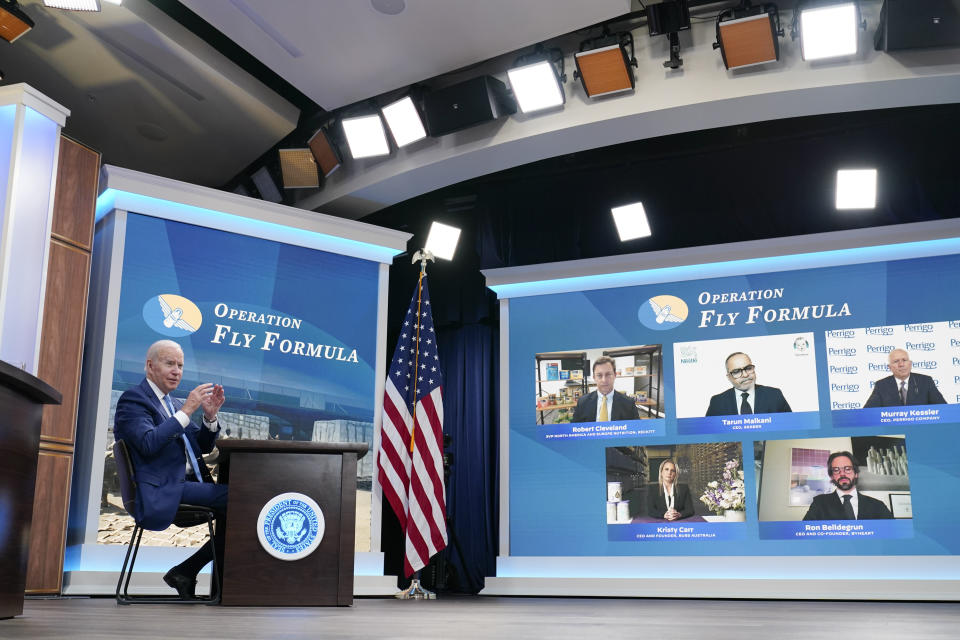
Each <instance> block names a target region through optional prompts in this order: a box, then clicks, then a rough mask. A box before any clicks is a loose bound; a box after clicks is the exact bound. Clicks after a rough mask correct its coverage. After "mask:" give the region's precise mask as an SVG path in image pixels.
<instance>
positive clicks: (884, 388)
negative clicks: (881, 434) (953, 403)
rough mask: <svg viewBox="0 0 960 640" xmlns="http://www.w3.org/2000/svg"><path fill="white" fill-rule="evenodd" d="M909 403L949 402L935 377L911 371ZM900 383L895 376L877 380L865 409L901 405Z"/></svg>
mask: <svg viewBox="0 0 960 640" xmlns="http://www.w3.org/2000/svg"><path fill="white" fill-rule="evenodd" d="M907 404H947V401H946V400H944V399H943V396H942V395H940V391H938V390H937V385H935V384H934V383H933V378H931V377H930V376H926V375H923V374H922V373H913V372H911V373H910V383H909V384H908V385H907ZM901 406H903V403H902V402H901V401H900V383H899V382H897V379H896V378H894V377H893V376H887V377H886V378H881V379H880V380H877V382H876V384H874V385H873V393H871V394H870V397H869V398H867V402H866V404H864V405H863V408H864V409H867V408H869V407H901Z"/></svg>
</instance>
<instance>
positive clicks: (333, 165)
mask: <svg viewBox="0 0 960 640" xmlns="http://www.w3.org/2000/svg"><path fill="white" fill-rule="evenodd" d="M307 146H308V147H310V151H311V153H313V159H314V160H316V161H317V165H319V166H320V171H322V172H323V177H324V178H328V177H330V174H331V173H333V172H334V171H336V170H337V169H339V168H340V154H338V153H337V148H336V147H335V146H334V145H333V142H332V141H331V140H330V138H329V137H328V136H327V134H326V132H325V131H324V130H323V129H322V128H320V129H317V131H316V133H314V134H313V135H312V136H311V137H310V139H309V140H307Z"/></svg>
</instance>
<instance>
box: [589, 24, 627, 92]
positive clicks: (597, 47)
mask: <svg viewBox="0 0 960 640" xmlns="http://www.w3.org/2000/svg"><path fill="white" fill-rule="evenodd" d="M628 46H629V47H630V53H629V55H628V54H627V47H628ZM573 61H574V63H576V65H577V68H576V70H575V71H574V72H573V78H574V79H575V80H576V79H578V78H579V80H580V83H581V84H582V85H583V90H584V92H586V94H587V97H588V98H599V97H601V96H608V95H612V94H615V93H623V92H626V91H633V89H634V86H635V80H634V78H633V71H632V70H631V69H630V67H631V66H633V67H636V66H637V59H636V58H635V57H634V55H633V35H632V34H631V33H630V32H629V31H625V32H623V33H618V34H616V35H610V33H609V32H608V31H607V30H606V27H604V33H603V35H601V36H599V37H597V38H593V39H591V40H584V41H583V42H581V43H580V51H579V52H578V53H576V54H574V56H573Z"/></svg>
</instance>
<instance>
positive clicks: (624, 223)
mask: <svg viewBox="0 0 960 640" xmlns="http://www.w3.org/2000/svg"><path fill="white" fill-rule="evenodd" d="M610 213H612V214H613V222H614V223H615V224H616V225H617V234H618V235H619V236H620V242H626V241H627V240H634V239H636V238H646V237H648V236H650V235H651V231H650V222H649V221H648V220H647V213H646V211H644V209H643V203H642V202H634V203H633V204H627V205H624V206H622V207H614V208H612V209H610Z"/></svg>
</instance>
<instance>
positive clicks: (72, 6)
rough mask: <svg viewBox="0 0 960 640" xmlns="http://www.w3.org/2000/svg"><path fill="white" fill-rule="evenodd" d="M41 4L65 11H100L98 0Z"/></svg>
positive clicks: (56, 0)
mask: <svg viewBox="0 0 960 640" xmlns="http://www.w3.org/2000/svg"><path fill="white" fill-rule="evenodd" d="M43 4H44V6H47V7H50V8H51V9H65V10H67V11H100V0H43Z"/></svg>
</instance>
